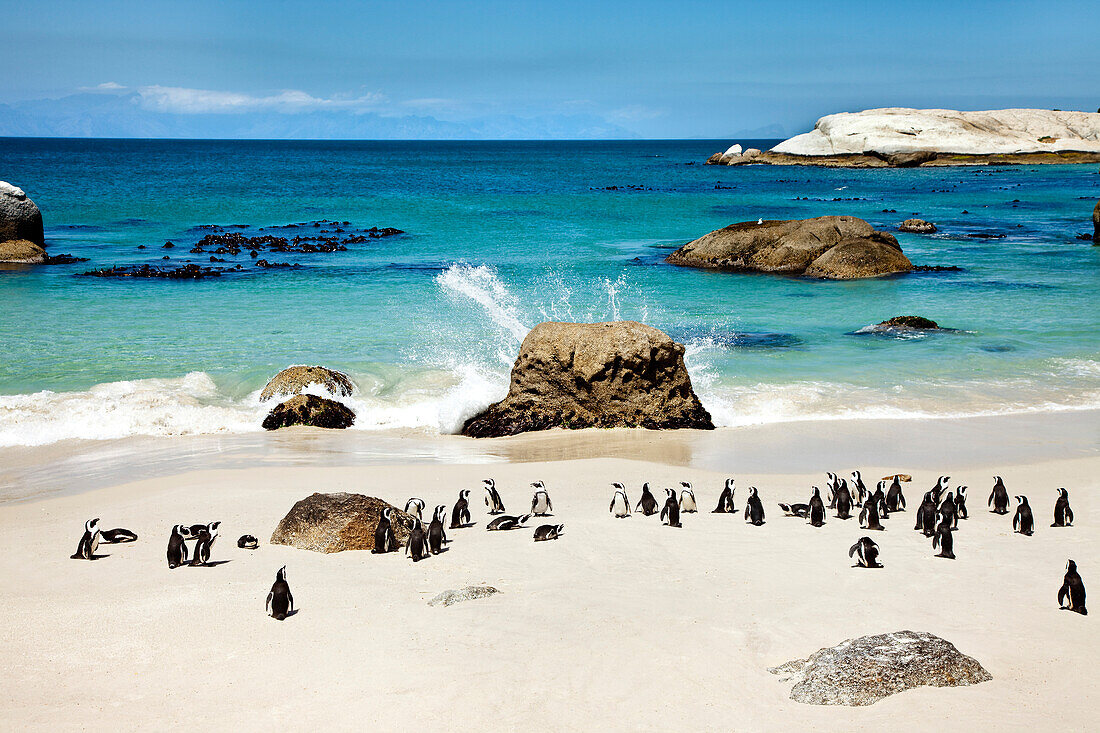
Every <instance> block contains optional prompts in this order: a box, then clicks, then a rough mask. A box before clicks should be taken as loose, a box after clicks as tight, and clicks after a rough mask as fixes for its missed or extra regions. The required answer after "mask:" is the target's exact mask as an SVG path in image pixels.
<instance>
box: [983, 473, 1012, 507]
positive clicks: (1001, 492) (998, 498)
mask: <svg viewBox="0 0 1100 733" xmlns="http://www.w3.org/2000/svg"><path fill="white" fill-rule="evenodd" d="M986 506H991V507H993V510H992V511H993V513H994V514H1008V489H1006V488H1005V482H1004V479H1002V478H1001V477H1000V476H994V477H993V491H992V492H990V494H989V501H987V502H986Z"/></svg>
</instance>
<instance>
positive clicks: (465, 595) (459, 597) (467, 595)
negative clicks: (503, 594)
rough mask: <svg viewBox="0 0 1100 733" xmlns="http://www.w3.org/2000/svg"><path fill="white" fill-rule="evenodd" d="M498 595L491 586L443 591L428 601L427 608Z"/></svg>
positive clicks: (474, 586)
mask: <svg viewBox="0 0 1100 733" xmlns="http://www.w3.org/2000/svg"><path fill="white" fill-rule="evenodd" d="M496 593H500V591H499V590H497V589H496V588H494V587H493V586H491V585H468V586H466V587H465V588H460V589H458V590H445V591H443V592H442V593H440V594H439V595H437V596H435V597H434V598H432V600H430V601H428V605H429V606H450V605H453V604H455V603H462V602H463V601H474V600H477V599H478V598H488V597H489V596H491V595H494V594H496Z"/></svg>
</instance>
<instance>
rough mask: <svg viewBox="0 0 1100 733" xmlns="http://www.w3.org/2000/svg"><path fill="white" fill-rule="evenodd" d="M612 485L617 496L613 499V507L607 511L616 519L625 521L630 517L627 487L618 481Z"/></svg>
mask: <svg viewBox="0 0 1100 733" xmlns="http://www.w3.org/2000/svg"><path fill="white" fill-rule="evenodd" d="M611 485H612V486H613V487H614V488H615V495H614V496H612V497H611V506H609V507H608V508H607V510H608V511H609V512H611V513H612V514H613V515H615V518H616V519H625V518H626V517H629V516H630V499H629V498H627V496H626V487H625V486H623V485H622V484H620V483H619V482H617V481H616V482H615V483H613V484H611Z"/></svg>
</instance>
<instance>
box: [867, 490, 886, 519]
mask: <svg viewBox="0 0 1100 733" xmlns="http://www.w3.org/2000/svg"><path fill="white" fill-rule="evenodd" d="M885 489H886V482H885V481H879V482H878V486H876V487H875V493H874V494H872V495H871V498H872V499H873V500H874V502H875V508H876V509H878V513H879V515H880V516H881V517H882V518H883V519H889V518H890V510H889V509H888V508H887V506H886V491H885Z"/></svg>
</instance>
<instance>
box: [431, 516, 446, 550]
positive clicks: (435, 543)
mask: <svg viewBox="0 0 1100 733" xmlns="http://www.w3.org/2000/svg"><path fill="white" fill-rule="evenodd" d="M446 516H447V507H445V506H442V505H440V506H437V507H436V508H435V513H434V514H433V515H432V523H431V524H429V525H428V550H429V551H430V552H431V553H432V554H433V555H438V554H439V553H441V552H443V543H444V542H446V541H447V533H446V532H445V531H444V530H443V518H444V517H446Z"/></svg>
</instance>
